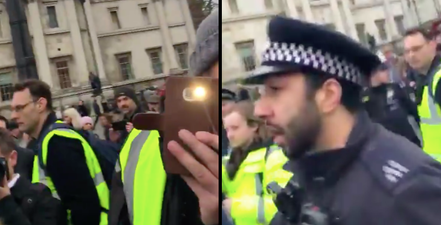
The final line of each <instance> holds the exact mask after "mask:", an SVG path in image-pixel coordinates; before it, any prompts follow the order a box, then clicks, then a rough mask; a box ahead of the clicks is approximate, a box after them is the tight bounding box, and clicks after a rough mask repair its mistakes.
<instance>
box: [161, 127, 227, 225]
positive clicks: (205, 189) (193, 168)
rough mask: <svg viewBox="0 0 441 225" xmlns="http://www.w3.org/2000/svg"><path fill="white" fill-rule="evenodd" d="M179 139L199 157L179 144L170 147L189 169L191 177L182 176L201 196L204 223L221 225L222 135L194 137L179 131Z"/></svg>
mask: <svg viewBox="0 0 441 225" xmlns="http://www.w3.org/2000/svg"><path fill="white" fill-rule="evenodd" d="M179 138H181V140H182V141H183V142H184V143H185V144H186V145H187V146H188V147H189V149H190V150H191V151H192V152H193V153H194V155H195V156H196V157H197V158H198V159H196V158H195V157H193V156H192V155H191V154H190V153H189V152H187V151H186V150H184V148H182V146H180V145H179V144H178V143H177V142H176V141H170V142H169V143H168V145H167V147H168V149H169V150H170V152H171V153H172V154H173V155H174V156H175V157H176V158H177V159H178V160H179V162H180V163H181V164H182V165H183V166H184V167H185V168H187V170H188V171H189V172H190V173H191V176H182V178H183V179H184V180H185V182H186V183H187V184H188V186H189V187H190V188H191V189H192V190H193V192H194V193H195V194H196V196H198V199H199V208H200V212H201V217H202V222H203V223H204V224H205V225H214V224H218V223H219V154H218V153H217V151H218V149H219V136H218V135H214V134H210V133H208V132H197V133H196V135H193V134H192V133H190V132H189V131H187V130H181V131H179Z"/></svg>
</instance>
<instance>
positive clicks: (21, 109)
mask: <svg viewBox="0 0 441 225" xmlns="http://www.w3.org/2000/svg"><path fill="white" fill-rule="evenodd" d="M31 103H34V101H30V102H28V103H26V104H23V105H17V106H15V107H11V111H12V112H17V113H19V112H21V111H23V110H24V109H25V108H26V107H27V106H28V105H30V104H31Z"/></svg>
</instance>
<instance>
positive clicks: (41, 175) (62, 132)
mask: <svg viewBox="0 0 441 225" xmlns="http://www.w3.org/2000/svg"><path fill="white" fill-rule="evenodd" d="M57 123H62V122H60V121H57ZM55 135H56V136H61V137H65V138H71V139H77V140H79V141H81V144H82V145H83V150H84V156H85V157H86V164H87V168H89V173H90V176H91V177H92V179H93V182H94V184H95V188H96V192H97V193H98V198H99V200H100V205H101V208H103V209H104V210H109V198H110V195H109V194H110V192H109V188H108V187H107V184H106V181H105V180H104V176H103V174H102V172H101V167H100V164H99V161H98V159H97V158H96V155H95V152H94V151H93V149H92V147H90V145H89V143H88V142H87V141H86V140H85V139H84V138H83V137H82V136H81V135H80V134H79V133H77V132H76V131H74V130H72V129H54V130H52V131H50V132H49V133H48V134H47V135H46V136H45V137H43V139H42V143H41V151H42V152H41V153H39V154H41V159H42V162H40V161H39V157H38V155H37V156H35V159H34V165H33V169H32V183H43V184H45V185H46V186H48V187H49V189H50V190H51V192H52V196H54V198H57V199H60V197H59V196H58V193H57V190H56V189H55V186H54V183H53V182H52V180H51V178H50V177H49V176H47V174H46V173H45V170H44V169H43V168H45V167H46V165H47V164H46V163H47V153H48V144H49V141H50V140H51V138H52V137H53V136H55ZM57 150H62V149H54V150H52V151H57ZM40 163H42V164H43V168H42V167H41V166H40ZM60 169H62V168H60ZM66 179H69V178H68V177H67V178H66ZM79 185H80V184H79ZM61 200H62V199H61ZM67 215H68V218H67V220H68V223H69V224H72V222H71V221H70V210H67ZM107 224H108V223H107V212H106V211H102V212H101V220H100V224H99V225H107Z"/></svg>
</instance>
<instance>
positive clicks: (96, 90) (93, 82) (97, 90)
mask: <svg viewBox="0 0 441 225" xmlns="http://www.w3.org/2000/svg"><path fill="white" fill-rule="evenodd" d="M90 86H91V87H92V91H93V95H94V96H97V95H100V94H102V93H103V91H102V87H101V81H100V78H99V77H98V76H93V77H92V78H90Z"/></svg>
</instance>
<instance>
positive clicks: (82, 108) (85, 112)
mask: <svg viewBox="0 0 441 225" xmlns="http://www.w3.org/2000/svg"><path fill="white" fill-rule="evenodd" d="M77 111H78V113H80V115H81V116H89V110H88V109H87V107H86V105H84V101H83V100H80V101H79V102H78V106H77Z"/></svg>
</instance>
